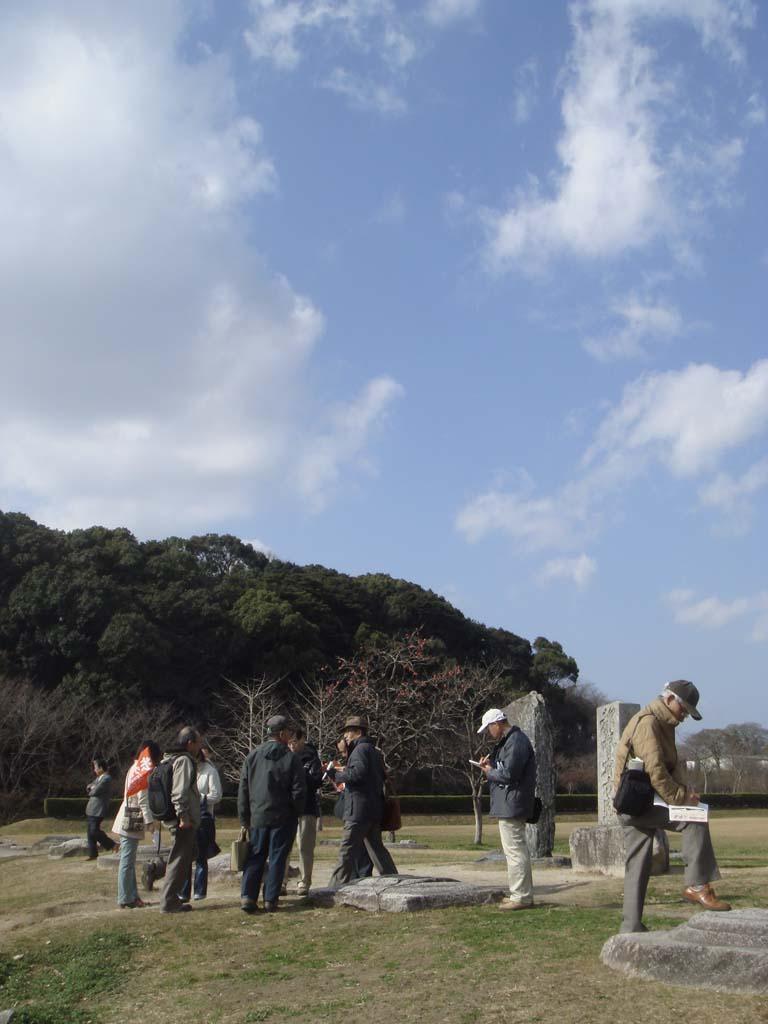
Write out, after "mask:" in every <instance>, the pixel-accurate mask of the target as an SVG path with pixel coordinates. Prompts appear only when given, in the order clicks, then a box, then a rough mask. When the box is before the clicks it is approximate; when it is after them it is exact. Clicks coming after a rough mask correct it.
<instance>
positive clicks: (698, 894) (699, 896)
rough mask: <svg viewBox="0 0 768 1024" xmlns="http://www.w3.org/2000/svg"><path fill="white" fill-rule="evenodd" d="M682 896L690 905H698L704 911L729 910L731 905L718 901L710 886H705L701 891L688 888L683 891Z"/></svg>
mask: <svg viewBox="0 0 768 1024" xmlns="http://www.w3.org/2000/svg"><path fill="white" fill-rule="evenodd" d="M683 896H684V897H685V898H686V899H687V900H690V901H691V903H698V904H699V906H701V907H703V908H704V909H705V910H730V909H731V904H730V903H726V902H725V900H719V899H718V898H717V893H716V892H715V890H714V889H713V888H712V886H711V885H705V886H704V888H703V889H694V888H693V887H692V886H690V885H689V886H688V888H687V889H684V890H683Z"/></svg>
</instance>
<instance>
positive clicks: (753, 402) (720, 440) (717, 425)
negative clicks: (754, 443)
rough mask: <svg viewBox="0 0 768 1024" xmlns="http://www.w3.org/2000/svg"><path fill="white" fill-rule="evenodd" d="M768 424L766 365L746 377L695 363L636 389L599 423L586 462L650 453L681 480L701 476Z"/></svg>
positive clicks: (762, 362) (646, 379)
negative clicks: (680, 477)
mask: <svg viewBox="0 0 768 1024" xmlns="http://www.w3.org/2000/svg"><path fill="white" fill-rule="evenodd" d="M766 426H768V360H766V359H763V360H759V361H758V362H756V363H754V364H753V365H752V367H750V369H749V370H747V372H746V373H740V372H739V371H738V370H720V369H718V368H717V367H716V366H711V365H709V364H706V363H705V364H691V365H690V366H687V367H686V368H685V369H683V370H672V371H669V372H667V373H656V374H648V375H647V376H644V377H641V378H639V380H637V381H635V382H633V383H632V384H630V385H629V386H628V387H627V388H626V389H625V391H624V395H623V398H622V400H621V402H620V404H619V405H618V406H617V407H616V408H615V409H614V410H612V412H611V413H609V415H608V416H607V417H606V418H605V419H604V421H603V423H602V424H601V426H600V428H599V430H598V432H597V437H596V440H595V443H594V445H593V446H592V447H591V448H590V450H589V452H588V453H587V462H593V461H594V460H595V459H596V458H599V459H603V460H605V459H606V458H609V457H611V456H613V455H617V454H621V453H624V454H626V455H634V454H636V455H643V454H644V453H645V454H648V455H650V456H652V457H654V458H656V459H658V460H659V461H660V462H662V463H664V464H665V465H666V466H667V467H668V468H669V469H670V470H671V471H672V472H673V473H674V474H675V475H676V476H682V477H685V476H695V475H696V474H698V473H701V472H703V471H706V470H709V469H712V468H714V467H715V466H716V465H717V463H718V461H719V460H720V458H721V457H722V456H723V455H724V454H725V453H726V452H727V451H729V450H731V449H734V448H737V447H739V446H740V445H742V444H743V443H744V442H745V441H748V440H749V439H751V438H753V437H755V436H757V435H758V434H760V433H762V431H763V430H764V429H765V428H766Z"/></svg>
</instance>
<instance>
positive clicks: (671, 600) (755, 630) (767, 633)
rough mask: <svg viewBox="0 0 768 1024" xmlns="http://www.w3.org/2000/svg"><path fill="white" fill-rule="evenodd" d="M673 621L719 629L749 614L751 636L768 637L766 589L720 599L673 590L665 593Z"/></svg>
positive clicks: (753, 638) (757, 637)
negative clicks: (752, 593)
mask: <svg viewBox="0 0 768 1024" xmlns="http://www.w3.org/2000/svg"><path fill="white" fill-rule="evenodd" d="M665 600H666V603H667V604H668V605H669V606H670V607H671V609H672V612H673V617H674V620H675V622H678V623H680V624H681V625H684V626H694V627H696V628H698V629H710V630H711V629H721V628H722V627H723V626H727V625H729V624H730V623H732V622H735V621H736V620H738V619H743V618H752V629H751V638H752V640H753V641H755V642H756V643H760V642H763V641H765V640H768V591H761V592H760V593H758V594H754V595H752V596H750V597H736V598H734V599H733V600H731V601H723V600H722V599H721V598H719V597H716V596H714V595H713V596H710V597H702V598H699V597H697V595H696V593H695V592H694V591H692V590H672V591H670V593H669V594H667V595H666V598H665Z"/></svg>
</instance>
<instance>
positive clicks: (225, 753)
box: [212, 676, 281, 782]
mask: <svg viewBox="0 0 768 1024" xmlns="http://www.w3.org/2000/svg"><path fill="white" fill-rule="evenodd" d="M226 682H227V690H226V691H225V692H224V693H223V694H219V695H217V697H216V704H217V706H218V709H219V711H220V719H219V721H218V722H217V724H216V725H215V726H214V727H213V730H212V731H213V732H214V733H215V734H216V737H217V738H216V756H217V757H218V759H219V763H220V765H221V770H222V772H223V773H224V775H225V777H226V778H228V779H230V780H231V781H233V782H237V781H239V779H240V769H241V768H242V766H243V761H245V759H246V757H247V756H248V755H249V754H250V752H251V751H252V750H253V749H254V747H257V746H258V745H259V744H260V743H262V742H263V741H264V740H265V739H266V735H267V721H268V720H269V719H270V718H271V717H272V716H273V715H276V714H278V713H279V711H280V710H281V702H280V698H279V696H278V686H279V683H280V680H279V679H275V678H274V677H270V676H260V677H258V678H254V679H250V680H248V682H245V683H237V682H235V681H234V680H232V679H227V681H226Z"/></svg>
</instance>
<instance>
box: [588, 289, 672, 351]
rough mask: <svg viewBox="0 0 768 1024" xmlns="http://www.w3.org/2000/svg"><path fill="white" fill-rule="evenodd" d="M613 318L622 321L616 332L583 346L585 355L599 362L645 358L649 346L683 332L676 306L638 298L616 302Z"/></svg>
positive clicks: (591, 340)
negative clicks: (637, 357)
mask: <svg viewBox="0 0 768 1024" xmlns="http://www.w3.org/2000/svg"><path fill="white" fill-rule="evenodd" d="M613 314H614V315H615V316H616V317H618V318H619V320H620V321H622V323H621V326H620V327H619V328H618V329H617V330H615V331H613V332H611V333H609V334H604V335H602V336H599V337H594V338H587V339H586V341H585V342H584V349H585V351H587V352H588V353H589V354H590V355H591V356H594V358H595V359H597V360H598V361H599V362H610V361H612V360H617V359H631V358H634V357H636V356H643V355H645V354H646V352H647V345H648V343H649V342H652V341H655V340H667V339H670V338H675V337H677V336H678V335H679V334H680V333H681V331H682V329H683V320H682V317H681V316H680V313H679V312H678V310H677V309H675V307H674V306H668V305H664V304H663V303H660V302H648V301H644V300H642V299H638V298H637V297H635V296H629V297H628V298H626V299H624V300H622V301H620V302H617V303H616V304H615V305H614V307H613Z"/></svg>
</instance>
